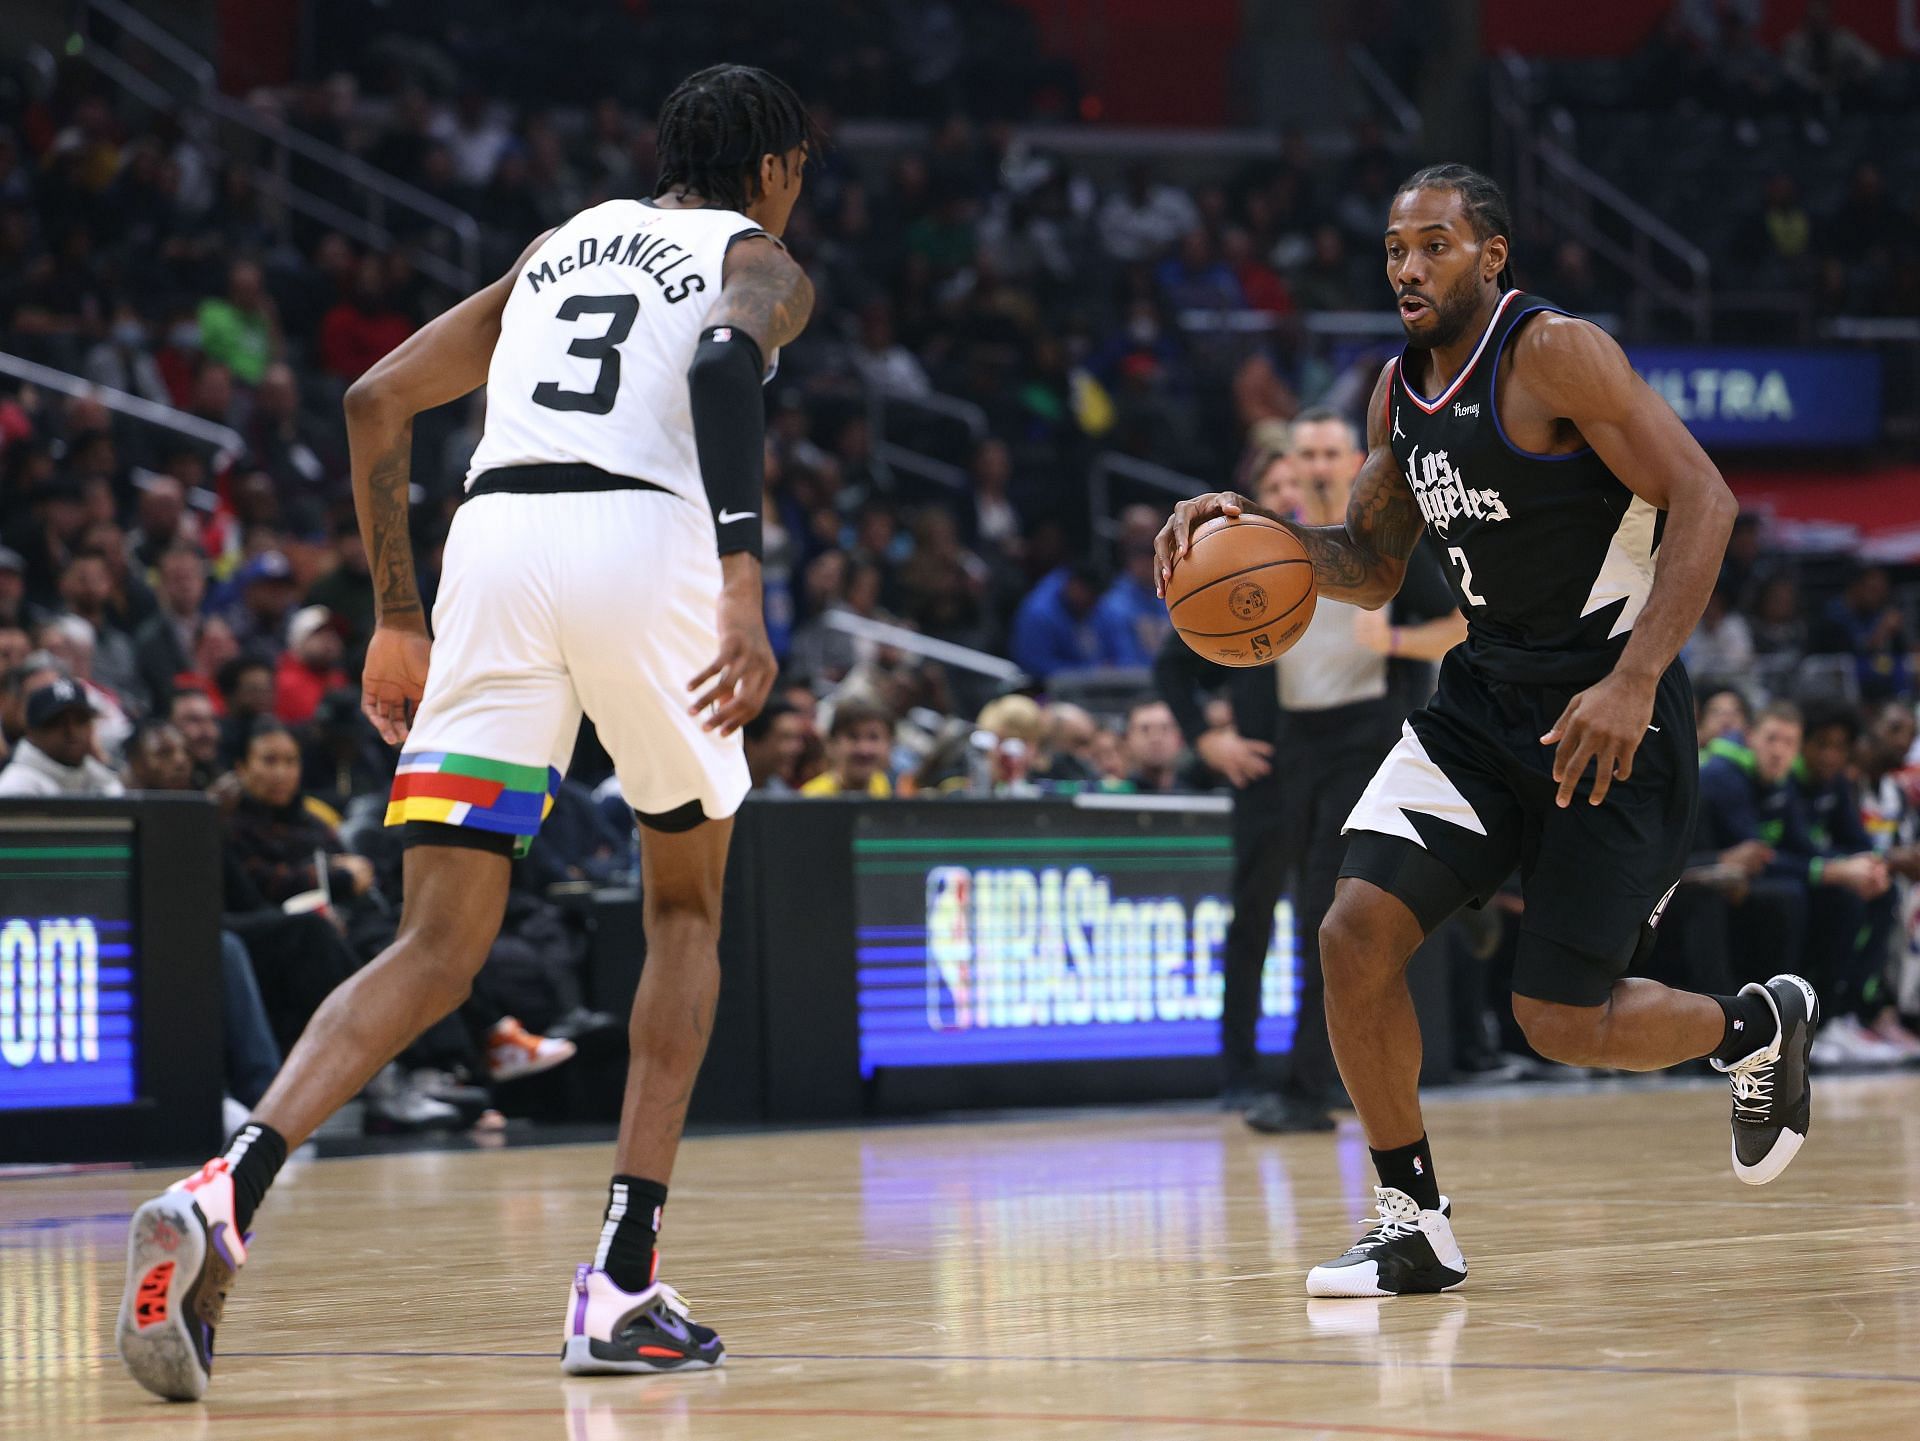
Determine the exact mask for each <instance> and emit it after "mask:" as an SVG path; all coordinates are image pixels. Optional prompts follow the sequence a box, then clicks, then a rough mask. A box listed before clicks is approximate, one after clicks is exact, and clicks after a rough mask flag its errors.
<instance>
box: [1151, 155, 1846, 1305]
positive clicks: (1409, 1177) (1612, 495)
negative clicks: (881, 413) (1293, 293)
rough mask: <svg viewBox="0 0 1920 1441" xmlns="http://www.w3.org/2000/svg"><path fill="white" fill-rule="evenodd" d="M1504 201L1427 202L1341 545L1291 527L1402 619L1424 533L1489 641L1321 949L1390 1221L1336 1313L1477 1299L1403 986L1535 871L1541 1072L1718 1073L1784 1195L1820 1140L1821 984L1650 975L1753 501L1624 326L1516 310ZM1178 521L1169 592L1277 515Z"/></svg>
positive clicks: (1407, 742) (1343, 895)
mask: <svg viewBox="0 0 1920 1441" xmlns="http://www.w3.org/2000/svg"><path fill="white" fill-rule="evenodd" d="M1510 230H1511V226H1510V223H1509V221H1508V217H1507V212H1506V203H1505V201H1504V199H1503V198H1502V196H1501V194H1500V192H1499V190H1498V188H1497V187H1496V186H1494V184H1493V183H1492V182H1491V181H1490V180H1488V179H1487V178H1486V177H1485V176H1482V175H1479V174H1478V173H1476V172H1474V171H1472V170H1469V169H1468V168H1467V167H1465V166H1460V165H1444V166H1436V167H1432V168H1430V169H1427V170H1423V171H1420V172H1419V173H1417V174H1415V175H1414V176H1413V177H1411V178H1410V179H1409V180H1408V181H1407V182H1406V184H1405V185H1403V186H1402V187H1401V188H1400V190H1399V192H1398V193H1397V194H1396V195H1395V197H1394V200H1393V205H1392V209H1391V212H1390V214H1389V216H1388V223H1387V230H1386V237H1385V239H1386V259H1387V279H1388V282H1389V284H1391V285H1392V287H1393V291H1394V295H1395V298H1396V300H1397V301H1398V304H1399V310H1400V319H1401V323H1402V326H1403V327H1404V329H1405V331H1406V336H1407V346H1406V349H1405V350H1404V351H1403V352H1402V354H1401V355H1400V356H1399V357H1398V358H1397V359H1396V360H1393V361H1389V362H1388V363H1387V365H1386V367H1385V368H1384V369H1383V370H1382V372H1381V375H1380V379H1379V381H1378V383H1377V384H1376V385H1375V387H1374V391H1373V397H1372V400H1371V401H1370V403H1369V405H1368V409H1367V442H1368V447H1369V453H1368V456H1367V460H1366V463H1365V464H1364V466H1363V467H1362V469H1361V472H1360V475H1359V477H1358V479H1357V480H1356V481H1355V483H1354V487H1353V493H1352V498H1351V501H1350V504H1349V506H1348V509H1347V517H1346V523H1345V524H1344V525H1341V526H1327V527H1318V528H1314V527H1302V526H1294V527H1293V529H1294V530H1295V532H1296V533H1297V534H1298V535H1299V536H1300V538H1301V540H1302V542H1303V543H1304V544H1305V546H1306V548H1307V551H1308V554H1309V555H1310V556H1311V557H1312V560H1313V563H1314V575H1315V579H1316V581H1317V583H1318V585H1319V587H1320V590H1321V592H1322V593H1323V594H1324V595H1326V596H1328V597H1331V598H1333V599H1336V600H1347V601H1353V602H1355V603H1357V604H1359V605H1363V606H1367V607H1378V606H1380V605H1382V604H1384V603H1385V602H1386V601H1387V600H1388V599H1389V598H1391V597H1392V596H1393V594H1394V593H1395V591H1397V590H1398V589H1399V587H1400V583H1401V580H1402V577H1403V576H1404V575H1405V572H1406V564H1407V558H1408V557H1409V556H1410V555H1411V554H1412V552H1413V548H1414V545H1415V544H1416V543H1417V542H1418V540H1419V539H1420V536H1421V533H1422V532H1423V531H1426V532H1428V533H1430V535H1431V538H1432V539H1433V541H1434V542H1435V544H1436V547H1437V549H1438V550H1439V551H1440V552H1441V553H1442V555H1443V556H1444V558H1445V560H1446V562H1447V564H1446V570H1447V574H1448V578H1449V580H1450V582H1451V583H1452V586H1453V589H1454V592H1455V594H1456V595H1457V596H1458V598H1459V601H1460V607H1461V610H1462V611H1463V612H1464V613H1465V615H1466V617H1467V639H1466V641H1465V642H1464V643H1462V644H1461V645H1460V646H1459V647H1458V648H1456V649H1455V650H1454V651H1452V652H1451V653H1450V654H1449V655H1448V656H1447V658H1446V660H1445V662H1444V663H1443V665H1442V667H1441V671H1440V679H1439V687H1438V690H1437V692H1436V694H1435V696H1434V698H1433V700H1432V701H1431V702H1430V703H1429V704H1428V705H1427V706H1426V707H1425V708H1424V709H1422V710H1419V711H1416V712H1415V713H1414V714H1413V716H1412V717H1411V718H1410V719H1409V720H1408V722H1407V724H1406V726H1405V728H1404V730H1403V732H1402V736H1401V739H1400V742H1399V744H1398V745H1397V746H1396V747H1395V748H1394V750H1393V751H1392V752H1391V753H1390V754H1389V755H1388V757H1387V759H1386V760H1385V761H1384V762H1383V763H1382V765H1381V767H1380V769H1379V771H1378V772H1377V773H1376V774H1375V776H1374V778H1373V781H1372V783H1371V784H1370V785H1369V786H1368V787H1367V790H1366V792H1365V794H1364V795H1363V796H1362V797H1361V799H1360V802H1359V804H1358V805H1357V806H1356V807H1355V808H1354V811H1353V814H1352V815H1351V816H1350V817H1349V818H1348V820H1347V823H1346V826H1345V834H1347V835H1348V836H1349V837H1350V838H1351V839H1350V841H1349V844H1348V849H1347V855H1346V860H1345V862H1344V864H1343V865H1342V867H1341V872H1340V876H1341V878H1340V881H1339V884H1338V889H1337V891H1336V894H1335V899H1334V903H1333V908H1332V910H1331V911H1330V912H1329V913H1328V915H1327V918H1326V920H1325V922H1324V923H1323V925H1322V926H1321V929H1320V952H1321V959H1322V965H1323V967H1324V970H1325V976H1326V1005H1327V1025H1328V1030H1329V1032H1330V1034H1331V1037H1332V1041H1333V1050H1334V1055H1335V1058H1336V1059H1337V1061H1338V1063H1339V1067H1340V1074H1341V1077H1342V1079H1343V1080H1344V1081H1345V1082H1346V1086H1347V1090H1348V1092H1349V1094H1350V1095H1351V1096H1352V1098H1353V1103H1354V1108H1355V1110H1357V1111H1358V1113H1359V1116H1360V1121H1361V1125H1362V1126H1363V1127H1364V1129H1365V1131H1366V1135H1367V1142H1368V1145H1369V1146H1370V1147H1371V1148H1372V1152H1373V1160H1374V1165H1375V1168H1376V1170H1377V1171H1378V1172H1379V1178H1380V1184H1379V1186H1378V1187H1377V1188H1376V1190H1375V1195H1376V1197H1377V1200H1378V1211H1379V1213H1378V1216H1377V1217H1376V1219H1375V1220H1374V1221H1373V1222H1372V1224H1371V1225H1370V1227H1369V1229H1368V1230H1367V1232H1366V1234H1365V1235H1364V1236H1363V1237H1362V1239H1361V1240H1360V1241H1359V1242H1358V1243H1357V1244H1356V1245H1355V1246H1354V1247H1353V1248H1352V1249H1351V1250H1349V1251H1347V1252H1346V1254H1344V1255H1342V1256H1340V1257H1339V1258H1338V1259H1336V1260H1334V1261H1331V1262H1328V1263H1326V1264H1324V1265H1320V1266H1316V1267H1314V1268H1313V1270H1312V1271H1311V1272H1310V1273H1309V1275H1308V1277H1307V1291H1308V1294H1309V1295H1313V1296H1384V1295H1396V1294H1403V1293H1408V1292H1421V1291H1444V1290H1450V1289H1451V1288H1453V1287H1455V1286H1457V1285H1459V1284H1460V1283H1461V1282H1463V1281H1464V1280H1465V1279H1466V1275H1467V1263H1466V1260H1465V1258H1464V1257H1463V1256H1462V1254H1461V1251H1460V1248H1459V1245H1458V1244H1457V1243H1456V1241H1455V1239H1454V1235H1453V1229H1452V1225H1451V1222H1450V1216H1451V1211H1452V1207H1451V1204H1450V1202H1449V1201H1448V1199H1447V1198H1446V1197H1444V1196H1442V1195H1441V1194H1440V1189H1439V1183H1438V1180H1437V1178H1436V1176H1435V1172H1434V1164H1433V1153H1432V1150H1431V1148H1430V1146H1429V1145H1428V1141H1427V1135H1426V1128H1425V1125H1424V1124H1423V1122H1422V1120H1421V1114H1420V1099H1419V1090H1418V1080H1419V1072H1420V1031H1419V1027H1418V1024H1417V1022H1416V1019H1415V1016H1414V1010H1413V1003H1412V999H1411V997H1410V995H1409V993H1408V990H1407V985H1406V980H1405V970H1406V964H1407V961H1408V959H1409V958H1410V957H1411V956H1412V954H1413V952H1414V950H1415V949H1416V948H1417V947H1418V946H1419V944H1420V942H1421V940H1422V939H1423V938H1424V937H1425V936H1426V935H1427V934H1428V933H1429V932H1431V931H1432V930H1433V929H1434V928H1435V927H1436V926H1438V925H1439V924H1440V923H1441V922H1442V921H1444V920H1445V919H1446V918H1447V917H1448V916H1449V915H1450V914H1452V912H1453V911H1454V910H1456V909H1457V908H1458V907H1460V906H1461V905H1464V904H1479V903H1484V902H1485V901H1486V900H1487V899H1489V898H1490V897H1491V895H1492V894H1493V892H1494V891H1495V889H1497V888H1498V887H1499V886H1500V885H1501V884H1502V883H1503V882H1504V881H1505V879H1506V877H1507V876H1508V875H1510V874H1511V873H1512V872H1513V871H1514V870H1515V868H1516V867H1517V868H1518V870H1519V872H1520V875H1521V879H1522V883H1523V887H1524V891H1525V898H1526V911H1525V915H1524V918H1523V919H1522V922H1521V930H1520V945H1519V952H1518V958H1517V961H1516V964H1515V968H1514V981H1513V986H1514V997H1513V1011H1514V1016H1515V1018H1516V1019H1517V1020H1518V1021H1519V1022H1520V1025H1521V1026H1522V1028H1523V1029H1524V1030H1525V1032H1526V1034H1527V1038H1528V1040H1529V1041H1531V1042H1532V1044H1533V1045H1534V1047H1535V1048H1536V1049H1537V1050H1539V1051H1540V1053H1541V1054H1542V1055H1544V1056H1548V1057H1550V1058H1553V1059H1556V1060H1560V1061H1564V1062H1566V1063H1568V1064H1571V1065H1581V1066H1604V1067H1611V1068H1614V1069H1618V1070H1632V1071H1650V1070H1658V1069H1661V1068H1663V1067H1667V1066H1673V1065H1677V1064H1679V1063H1681V1062H1683V1061H1688V1060H1692V1059H1695V1058H1698V1057H1703V1056H1704V1057H1710V1058H1711V1059H1712V1062H1713V1064H1714V1065H1715V1066H1716V1067H1717V1068H1719V1069H1720V1070H1721V1071H1723V1072H1725V1073H1726V1074H1727V1076H1728V1078H1729V1080H1730V1082H1731V1084H1732V1087H1733V1146H1732V1150H1733V1166H1734V1170H1735V1173H1736V1174H1737V1175H1738V1176H1739V1177H1740V1179H1741V1180H1743V1181H1746V1182H1748V1183H1749V1184H1753V1185H1760V1184H1763V1183H1765V1182H1767V1181H1771V1180H1772V1179H1773V1178H1774V1177H1776V1176H1778V1175H1779V1174H1780V1173H1781V1171H1783V1170H1784V1169H1785V1168H1786V1166H1787V1163H1788V1162H1789V1161H1791V1160H1792V1159H1793V1156H1794V1153H1795V1152H1796V1151H1797V1150H1798V1149H1799V1147H1800V1145H1801V1143H1802V1141H1803V1140H1804V1139H1805V1137H1806V1134H1807V1127H1808V1117H1809V1087H1808V1078H1807V1055H1808V1051H1809V1048H1810V1046H1811V1044H1812V1033H1813V1025H1814V1021H1815V1019H1816V1015H1815V1012H1816V1009H1817V1007H1816V1003H1815V1000H1814V995H1813V990H1812V988H1811V987H1810V986H1808V985H1807V983H1806V982H1805V981H1803V980H1801V979H1800V978H1799V977H1797V976H1776V977H1774V978H1773V979H1772V980H1771V981H1769V982H1768V983H1767V984H1766V985H1764V986H1761V985H1749V986H1747V987H1746V988H1745V989H1743V990H1742V991H1741V993H1740V994H1739V995H1737V996H1706V995H1694V994H1690V993H1687V992H1683V991H1676V990H1671V989H1669V988H1668V987H1665V986H1662V985H1659V984H1657V983H1655V982H1653V981H1650V980H1642V979H1637V978H1629V977H1628V972H1629V970H1630V969H1631V968H1632V966H1633V963H1634V961H1635V960H1636V958H1638V957H1639V956H1640V955H1641V954H1642V952H1643V948H1644V947H1645V945H1646V944H1647V943H1648V942H1649V941H1650V940H1651V937H1652V928H1653V926H1654V925H1655V924H1657V922H1658V920H1659V915H1660V909H1661V907H1662V906H1663V905H1664V903H1665V900H1666V897H1667V896H1668V895H1669V894H1670V893H1671V890H1672V887H1673V885H1674V883H1675V882H1676V881H1677V880H1678V879H1679V876H1680V872H1681V870H1682V868H1683V866H1684V864H1685V859H1686V854H1687V851H1688V847H1689V845H1690V842H1691V839H1692V832H1693V815H1694V805H1695V797H1696V792H1697V787H1698V774H1699V767H1698V763H1697V760H1696V756H1695V738H1694V727H1693V699H1692V694H1691V690H1690V688H1689V686H1688V683H1687V677H1686V673H1685V671H1684V670H1682V669H1681V667H1680V666H1679V665H1678V664H1677V663H1676V661H1675V657H1676V655H1678V653H1679V650H1680V646H1681V644H1682V642H1684V641H1685V640H1686V638H1687V636H1688V634H1689V633H1690V632H1691V631H1692V630H1693V627H1694V624H1695V623H1696V622H1697V621H1698V620H1699V618H1700V613H1701V611H1702V610H1703V609H1704V608H1705V606H1706V602H1707V598H1708V595H1709V593H1710V592H1711V590H1712V588H1713V583H1714V579H1715V577H1716V576H1717V574H1718V572H1719V566H1720V559H1721V555H1722V553H1723V552H1724V550H1725V548H1726V542H1727V536H1728V534H1729V533H1730V531H1731V529H1732V525H1733V516H1734V511H1735V508H1736V507H1735V502H1734V499H1733V496H1732V494H1731V492H1729V491H1728V489H1727V487H1726V484H1725V482H1723V481H1722V480H1721V478H1720V475H1719V473H1718V472H1717V471H1716V470H1715V469H1714V467H1713V464H1712V462H1711V461H1709V460H1708V458H1707V456H1706V454H1705V453H1704V452H1703V451H1702V450H1701V449H1700V447H1699V445H1698V444H1697V443H1695V441H1694V439H1693V437H1692V436H1691V435H1690V434H1688V432H1687V430H1686V428H1685V427H1684V426H1683V425H1682V424H1681V423H1680V421H1679V420H1678V418H1677V417H1676V416H1675V415H1674V413H1673V411H1672V410H1671V409H1669V408H1668V406H1667V405H1666V404H1665V403H1664V402H1663V401H1661V400H1660V398H1659V397H1658V396H1656V395H1655V394H1654V393H1653V392H1652V391H1651V390H1649V389H1648V388H1647V386H1646V385H1645V384H1644V383H1643V382H1642V381H1641V380H1640V379H1639V377H1638V376H1636V375H1635V374H1634V372H1633V369H1632V367H1631V366H1630V365H1629V364H1628V363H1627V359H1626V356H1625V355H1624V354H1623V353H1622V352H1621V350H1620V347H1619V346H1618V345H1617V344H1615V343H1614V341H1613V340H1612V339H1611V338H1609V337H1608V336H1607V335H1606V334H1604V333H1603V332H1602V331H1600V330H1599V329H1598V328H1597V327H1595V326H1593V325H1591V324H1589V323H1587V322H1586V321H1583V320H1579V319H1576V318H1574V317H1573V316H1570V315H1568V314H1566V313H1565V312H1562V311H1559V310H1556V309H1555V308H1554V307H1553V306H1551V305H1549V304H1548V303H1546V302H1545V301H1543V300H1540V299H1539V298H1537V297H1533V296H1528V295H1524V294H1522V293H1520V292H1519V291H1516V290H1513V289H1511V288H1510V284H1509V280H1508V273H1507V261H1508V235H1509V232H1510ZM1255 509H1256V507H1254V506H1253V505H1252V504H1251V503H1250V502H1248V501H1247V500H1245V499H1243V498H1242V497H1240V496H1238V495H1233V494H1213V495H1204V496H1200V497H1198V498H1196V499H1194V500H1189V501H1182V502H1181V503H1180V505H1179V506H1178V507H1176V508H1175V511H1174V514H1173V517H1172V519H1171V520H1169V521H1168V523H1167V525H1166V527H1165V529H1164V530H1162V532H1161V534H1160V537H1159V541H1158V550H1159V561H1160V576H1161V584H1162V587H1163V589H1164V587H1165V585H1166V582H1167V578H1168V576H1169V575H1170V574H1171V571H1172V568H1173V567H1174V566H1175V565H1177V564H1178V563H1179V560H1180V557H1181V556H1182V555H1183V554H1184V553H1185V551H1186V548H1187V545H1188V543H1189V539H1190V537H1191V534H1192V531H1193V529H1194V527H1196V526H1197V525H1200V524H1203V523H1204V522H1206V521H1207V520H1209V519H1212V518H1213V517H1215V516H1218V515H1223V514H1224V515H1234V514H1238V513H1241V512H1246V511H1251V510H1255Z"/></svg>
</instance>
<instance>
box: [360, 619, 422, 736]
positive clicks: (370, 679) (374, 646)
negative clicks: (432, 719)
mask: <svg viewBox="0 0 1920 1441" xmlns="http://www.w3.org/2000/svg"><path fill="white" fill-rule="evenodd" d="M432 649H433V642H432V641H430V640H429V639H427V633H426V631H424V630H414V629H412V628H404V629H403V628H402V627H399V626H391V625H382V626H376V627H375V628H374V632H373V639H372V640H370V641H368V642H367V663H366V665H365V666H363V667H362V668H361V671H360V709H361V710H363V711H364V712H366V716H367V719H368V720H370V721H372V722H373V728H374V729H375V730H377V731H379V732H380V739H381V740H383V741H385V742H386V743H387V744H388V745H390V746H397V745H399V744H400V743H401V742H403V741H404V740H406V738H407V730H408V728H409V727H410V726H412V724H413V712H414V707H416V706H417V705H419V704H420V697H421V696H422V695H424V694H425V693H426V689H427V661H428V657H429V654H430V653H431V651H432Z"/></svg>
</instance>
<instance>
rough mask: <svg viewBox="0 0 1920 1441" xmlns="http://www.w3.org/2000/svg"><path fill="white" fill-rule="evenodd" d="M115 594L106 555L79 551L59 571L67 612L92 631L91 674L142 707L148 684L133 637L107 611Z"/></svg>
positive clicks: (124, 697) (61, 597) (129, 701)
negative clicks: (141, 674)
mask: <svg viewBox="0 0 1920 1441" xmlns="http://www.w3.org/2000/svg"><path fill="white" fill-rule="evenodd" d="M112 594H113V579H112V576H111V574H110V572H109V571H108V568H107V560H106V557H104V556H101V555H97V554H93V553H91V552H88V551H80V552H78V553H76V554H75V555H74V556H73V558H72V559H71V560H69V561H68V562H67V567H66V569H65V570H63V571H61V573H60V601H61V603H62V604H63V605H64V606H65V607H66V609H67V614H68V615H69V616H77V617H78V618H79V619H81V620H83V621H85V622H86V623H87V626H88V628H89V629H90V630H91V631H92V640H93V663H92V665H91V667H90V674H91V676H92V677H93V678H94V679H96V680H97V681H98V683H99V684H100V685H102V686H104V687H105V688H106V689H108V690H110V691H112V692H113V693H114V695H115V696H116V697H118V698H119V699H121V700H122V701H124V702H125V703H127V704H128V705H131V706H133V707H135V708H139V707H141V706H142V705H144V704H145V702H146V696H147V688H146V685H145V683H144V682H142V680H141V679H140V664H139V660H138V658H137V657H136V656H135V654H134V649H133V639H132V637H131V636H129V635H128V634H127V633H126V632H125V631H122V630H121V629H119V627H118V626H116V625H115V624H114V623H113V620H112V618H111V617H109V616H108V614H107V602H108V600H109V599H110V598H111V597H112Z"/></svg>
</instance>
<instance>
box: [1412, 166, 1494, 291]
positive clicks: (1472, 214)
mask: <svg viewBox="0 0 1920 1441" xmlns="http://www.w3.org/2000/svg"><path fill="white" fill-rule="evenodd" d="M1410 190H1451V191H1453V192H1454V194H1456V195H1458V196H1459V197H1460V208H1461V209H1462V210H1464V211H1465V212H1466V213H1467V219H1468V220H1469V221H1471V222H1472V224H1473V235H1474V238H1475V239H1476V240H1480V241H1485V240H1486V239H1487V238H1488V237H1489V236H1493V235H1504V236H1506V237H1507V244H1508V246H1509V247H1511V246H1512V244H1513V217H1512V216H1511V215H1509V214H1508V213H1507V197H1506V196H1505V195H1504V194H1503V193H1501V190H1500V187H1499V186H1498V185H1495V184H1494V183H1493V181H1492V180H1491V179H1489V178H1488V177H1487V176H1485V175H1482V174H1481V173H1480V172H1479V171H1478V170H1475V169H1474V168H1473V167H1472V166H1470V165H1458V164H1451V163H1450V164H1446V165H1429V166H1427V168H1426V169H1424V170H1416V171H1414V172H1413V174H1411V175H1409V176H1408V177H1407V178H1406V179H1405V180H1403V181H1401V182H1400V188H1399V189H1398V190H1396V191H1394V192H1393V193H1394V198H1395V199H1398V198H1399V197H1400V196H1402V195H1405V194H1406V193H1407V192H1408V191H1410ZM1508 253H1509V255H1511V253H1512V252H1511V250H1509V252H1508ZM1498 284H1499V286H1500V288H1501V289H1502V290H1511V289H1513V263H1512V261H1511V259H1509V261H1508V263H1507V264H1506V265H1503V266H1502V267H1501V268H1500V275H1499V279H1498Z"/></svg>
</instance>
